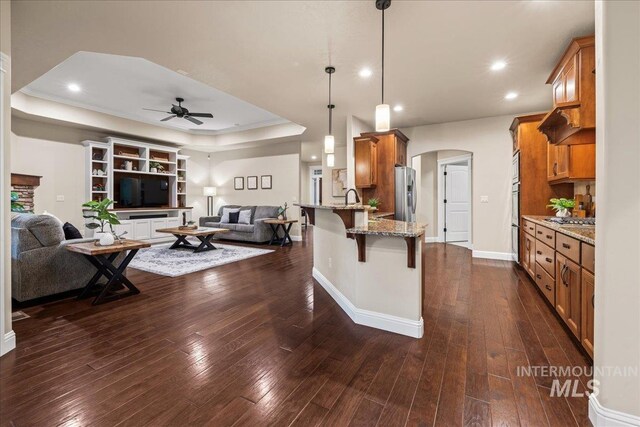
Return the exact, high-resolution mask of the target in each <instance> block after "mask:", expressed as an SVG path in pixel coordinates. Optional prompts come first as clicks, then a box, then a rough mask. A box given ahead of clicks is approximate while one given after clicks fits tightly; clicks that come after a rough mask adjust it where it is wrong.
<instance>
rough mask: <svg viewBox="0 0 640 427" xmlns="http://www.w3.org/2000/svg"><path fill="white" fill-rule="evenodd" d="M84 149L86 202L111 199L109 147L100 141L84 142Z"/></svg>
mask: <svg viewBox="0 0 640 427" xmlns="http://www.w3.org/2000/svg"><path fill="white" fill-rule="evenodd" d="M83 144H84V146H85V147H86V155H85V159H86V164H87V168H86V176H87V178H86V191H85V199H86V200H96V201H100V200H102V199H105V198H107V197H108V198H112V197H111V181H112V179H111V178H112V174H111V168H110V167H109V162H110V159H111V146H110V145H109V144H108V143H106V142H101V141H84V142H83Z"/></svg>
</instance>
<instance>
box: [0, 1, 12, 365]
mask: <svg viewBox="0 0 640 427" xmlns="http://www.w3.org/2000/svg"><path fill="white" fill-rule="evenodd" d="M0 52H2V61H1V63H2V67H3V69H4V71H3V72H2V73H3V74H2V99H0V102H1V103H2V107H1V108H0V111H1V114H2V119H1V123H2V126H1V129H0V133H1V134H0V175H1V176H0V187H1V188H0V197H2V202H0V292H2V295H1V298H0V311H1V313H0V317H1V319H0V334H1V336H0V355H2V354H4V353H5V352H6V351H9V350H10V349H11V347H12V345H8V344H9V343H8V341H7V340H6V338H8V336H9V335H8V334H11V333H12V332H11V331H12V329H11V238H10V234H11V225H10V224H11V221H10V215H11V214H10V208H9V206H8V202H7V200H8V199H9V192H10V182H11V149H10V147H11V143H10V141H11V3H10V2H8V1H1V2H0Z"/></svg>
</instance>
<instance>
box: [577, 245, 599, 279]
mask: <svg viewBox="0 0 640 427" xmlns="http://www.w3.org/2000/svg"><path fill="white" fill-rule="evenodd" d="M580 247H581V248H582V256H581V259H582V266H583V267H584V268H586V269H587V270H589V271H590V272H592V273H593V272H595V271H596V248H594V247H593V246H591V245H589V244H588V243H581V244H580Z"/></svg>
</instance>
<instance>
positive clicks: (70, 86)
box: [67, 83, 80, 92]
mask: <svg viewBox="0 0 640 427" xmlns="http://www.w3.org/2000/svg"><path fill="white" fill-rule="evenodd" d="M67 89H69V90H70V91H71V92H80V86H79V85H78V84H76V83H69V84H68V85H67Z"/></svg>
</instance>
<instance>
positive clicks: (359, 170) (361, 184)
mask: <svg viewBox="0 0 640 427" xmlns="http://www.w3.org/2000/svg"><path fill="white" fill-rule="evenodd" d="M353 142H354V157H355V166H356V188H373V187H375V186H376V185H377V184H378V139H377V138H375V137H370V136H369V137H356V138H353Z"/></svg>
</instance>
